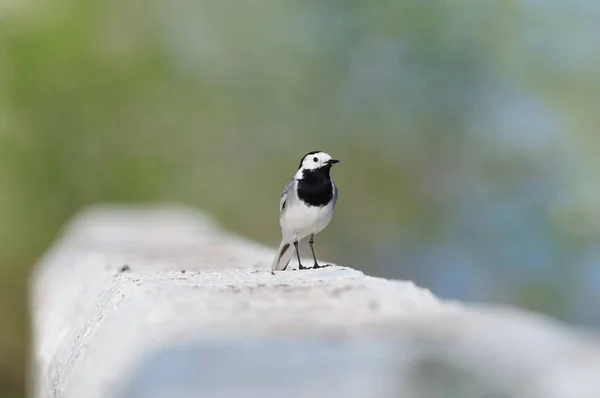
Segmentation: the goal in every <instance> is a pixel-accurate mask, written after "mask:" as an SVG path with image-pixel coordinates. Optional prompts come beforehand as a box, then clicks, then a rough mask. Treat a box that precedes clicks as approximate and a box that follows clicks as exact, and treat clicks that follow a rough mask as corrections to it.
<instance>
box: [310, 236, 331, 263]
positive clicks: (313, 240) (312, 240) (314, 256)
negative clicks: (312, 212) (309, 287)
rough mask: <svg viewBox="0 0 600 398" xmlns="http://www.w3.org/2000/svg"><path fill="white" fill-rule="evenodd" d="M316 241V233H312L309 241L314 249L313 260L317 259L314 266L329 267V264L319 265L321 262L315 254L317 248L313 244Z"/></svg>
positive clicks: (312, 249) (311, 248)
mask: <svg viewBox="0 0 600 398" xmlns="http://www.w3.org/2000/svg"><path fill="white" fill-rule="evenodd" d="M314 243H315V234H312V235H311V236H310V240H309V241H308V244H309V245H310V250H311V251H312V256H313V260H315V265H314V266H313V268H325V267H329V264H327V265H319V263H318V261H317V256H316V255H315V248H314V246H313V244H314Z"/></svg>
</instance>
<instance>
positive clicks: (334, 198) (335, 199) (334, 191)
mask: <svg viewBox="0 0 600 398" xmlns="http://www.w3.org/2000/svg"><path fill="white" fill-rule="evenodd" d="M331 185H332V186H333V197H332V198H331V202H332V203H333V206H334V207H335V203H336V202H337V197H338V189H337V187H336V186H335V182H333V180H331Z"/></svg>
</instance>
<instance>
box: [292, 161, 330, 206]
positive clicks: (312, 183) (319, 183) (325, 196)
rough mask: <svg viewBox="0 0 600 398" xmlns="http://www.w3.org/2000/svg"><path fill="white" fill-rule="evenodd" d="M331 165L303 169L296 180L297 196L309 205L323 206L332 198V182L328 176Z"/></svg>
mask: <svg viewBox="0 0 600 398" xmlns="http://www.w3.org/2000/svg"><path fill="white" fill-rule="evenodd" d="M330 170H331V165H325V166H323V167H319V168H318V169H314V170H304V171H303V172H302V179H301V180H298V198H299V199H300V200H302V201H303V202H304V203H306V204H307V205H309V206H317V207H323V206H325V205H327V204H328V203H329V202H330V201H331V198H333V184H332V183H331V178H330V177H329V171H330Z"/></svg>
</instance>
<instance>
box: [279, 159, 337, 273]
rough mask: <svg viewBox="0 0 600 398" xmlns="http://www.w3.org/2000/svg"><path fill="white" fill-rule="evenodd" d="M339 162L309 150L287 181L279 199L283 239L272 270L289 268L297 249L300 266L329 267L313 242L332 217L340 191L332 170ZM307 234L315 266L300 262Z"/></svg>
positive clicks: (300, 267) (301, 267)
mask: <svg viewBox="0 0 600 398" xmlns="http://www.w3.org/2000/svg"><path fill="white" fill-rule="evenodd" d="M338 162H339V160H336V159H333V158H332V157H331V156H330V155H329V154H328V153H325V152H320V151H314V152H309V153H307V154H306V155H304V157H303V158H302V160H301V161H300V167H298V171H297V172H296V175H294V177H292V179H291V180H290V181H289V182H288V183H287V184H286V186H285V188H284V189H283V192H282V193H281V199H280V200H279V224H280V225H281V233H282V235H283V239H282V240H281V244H280V245H279V249H278V250H277V254H276V255H275V259H274V260H273V265H272V266H271V273H273V272H274V271H285V270H286V269H287V267H288V265H289V263H290V260H291V259H292V256H293V253H294V249H295V252H296V256H297V258H298V268H299V269H310V268H322V267H327V266H328V265H323V266H320V265H319V263H318V262H317V256H316V255H315V249H314V246H313V244H314V240H315V235H316V234H318V233H319V232H321V231H322V230H323V229H325V227H326V226H327V225H328V224H329V222H330V221H331V218H332V217H333V211H334V209H335V202H336V201H337V196H338V190H337V187H336V186H335V183H334V182H333V180H332V179H331V176H330V172H331V167H332V166H333V165H334V164H336V163H338ZM306 237H310V239H309V241H308V243H309V244H310V250H311V251H312V256H313V260H314V261H315V263H314V265H313V266H312V267H304V266H303V265H302V262H301V261H300V251H299V249H298V242H299V241H301V240H302V239H304V238H306ZM292 246H294V248H293V249H292Z"/></svg>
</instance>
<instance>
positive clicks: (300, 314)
mask: <svg viewBox="0 0 600 398" xmlns="http://www.w3.org/2000/svg"><path fill="white" fill-rule="evenodd" d="M273 253H274V250H273V249H272V248H267V247H264V246H261V245H258V244H255V243H252V242H249V241H247V240H245V239H243V238H240V237H237V236H234V235H231V234H228V233H226V232H224V231H222V230H221V229H220V228H219V227H218V226H216V224H215V223H214V222H213V221H212V220H210V218H208V217H206V216H204V215H203V214H202V213H199V212H196V211H194V210H192V209H189V208H184V207H180V206H176V205H172V206H169V205H165V206H156V207H126V206H121V207H120V206H101V207H94V208H91V209H89V210H87V211H85V212H83V213H81V214H80V215H79V216H77V217H76V218H75V219H74V221H73V222H72V223H70V225H68V226H67V228H66V230H65V232H64V235H63V237H62V238H61V239H59V241H58V242H57V243H56V245H55V246H54V247H53V248H52V249H51V250H50V251H49V252H48V253H47V255H46V256H45V257H44V258H42V259H41V260H40V262H39V264H38V266H37V267H36V270H35V272H34V275H33V278H32V288H31V312H32V318H33V320H32V322H33V337H34V340H33V347H32V352H33V360H32V371H31V376H32V380H33V383H32V391H31V396H33V397H36V398H46V397H61V398H82V397H85V398H107V397H117V398H125V397H128V398H142V397H144V398H150V397H152V398H163V397H165V398H166V397H197V396H203V397H224V398H228V397H253V396H256V397H258V396H260V397H270V396H273V397H274V396H282V395H286V396H288V397H305V396H306V397H308V396H310V397H313V398H314V397H387V396H403V397H408V398H410V397H415V398H416V397H424V396H427V397H430V396H431V397H435V396H440V397H452V396H457V397H471V396H473V397H478V396H484V394H492V393H493V394H496V395H493V396H499V397H504V396H506V397H540V398H553V397H556V398H559V397H561V398H562V397H565V398H566V397H569V398H571V397H582V398H583V397H598V396H600V378H599V377H597V376H598V369H600V345H599V344H598V342H597V340H596V337H595V336H589V335H587V334H585V333H583V332H579V331H575V330H572V329H569V328H566V327H565V326H563V325H560V324H558V323H555V322H553V321H552V320H549V319H546V318H543V317H539V316H533V315H531V314H527V313H524V312H521V311H517V310H513V309H505V308H489V307H474V306H472V307H468V306H465V305H462V304H460V303H449V302H442V301H440V300H439V299H438V298H436V297H435V296H434V295H432V294H431V293H430V292H429V291H427V290H424V289H421V288H418V287H416V286H415V285H414V284H413V283H411V282H402V281H388V280H384V279H380V278H373V277H369V276H365V275H364V274H363V273H361V272H359V271H356V270H353V269H350V268H345V267H338V266H334V267H331V268H325V269H319V270H314V271H312V270H311V271H302V272H297V271H287V272H280V273H277V274H276V275H275V276H273V275H271V273H270V272H269V266H270V262H271V260H272V256H273ZM399 393H401V395H398V394H399ZM438 393H439V394H441V395H439V394H438ZM427 394H429V395H427ZM452 394H457V395H452ZM469 394H470V395H469ZM473 394H474V395H473ZM502 394H503V395H502ZM486 396H488V395H486Z"/></svg>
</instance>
